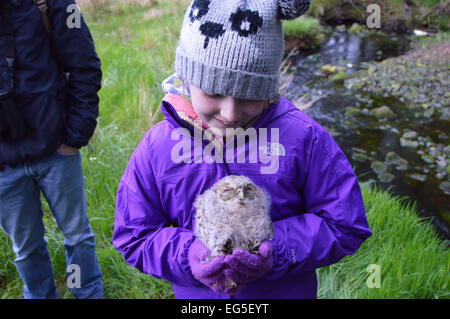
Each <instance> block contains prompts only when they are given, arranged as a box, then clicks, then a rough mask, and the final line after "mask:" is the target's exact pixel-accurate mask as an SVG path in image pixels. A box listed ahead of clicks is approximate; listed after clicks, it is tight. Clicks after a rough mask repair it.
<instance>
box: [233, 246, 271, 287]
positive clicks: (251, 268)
mask: <svg viewBox="0 0 450 319" xmlns="http://www.w3.org/2000/svg"><path fill="white" fill-rule="evenodd" d="M225 264H226V265H228V268H227V269H225V270H224V275H225V276H226V277H227V278H229V279H231V280H232V281H234V282H235V283H236V284H237V288H239V287H241V289H242V288H243V287H245V285H246V284H247V283H249V282H250V281H252V280H255V279H258V278H260V277H262V276H264V275H265V274H266V273H267V272H269V271H270V270H271V269H272V266H273V246H272V243H271V242H270V241H264V242H262V244H261V245H260V246H259V255H255V254H251V253H249V252H248V251H245V250H242V249H235V250H234V251H233V254H232V255H227V256H226V257H225Z"/></svg>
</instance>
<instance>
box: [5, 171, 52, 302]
mask: <svg viewBox="0 0 450 319" xmlns="http://www.w3.org/2000/svg"><path fill="white" fill-rule="evenodd" d="M0 225H1V227H2V228H3V230H4V231H5V232H6V234H7V235H8V236H9V237H10V238H11V240H12V242H13V251H14V253H15V254H16V259H15V260H14V263H15V265H16V268H17V271H18V273H19V275H20V277H21V278H22V281H23V283H24V298H27V299H31V298H32V299H41V298H58V292H57V289H56V286H55V282H54V275H53V268H52V263H51V260H50V255H49V252H48V248H47V242H46V241H45V239H44V234H45V227H44V223H43V221H42V210H41V198H40V191H39V188H38V186H37V185H36V184H35V182H34V180H33V178H32V176H30V175H29V174H28V171H27V169H26V167H25V165H19V166H17V167H15V168H12V167H9V166H5V167H4V170H3V171H1V172H0Z"/></svg>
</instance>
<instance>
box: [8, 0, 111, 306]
mask: <svg viewBox="0 0 450 319" xmlns="http://www.w3.org/2000/svg"><path fill="white" fill-rule="evenodd" d="M34 2H35V1H33V0H0V3H1V6H2V7H1V10H2V15H0V17H1V21H0V124H2V123H1V122H3V124H2V125H0V126H1V127H3V130H2V131H0V225H1V227H2V229H3V230H4V231H5V232H6V234H7V235H8V236H9V237H10V238H11V240H12V243H13V247H12V248H13V251H14V253H15V254H16V258H15V260H14V262H15V265H16V267H17V270H18V273H19V275H20V277H21V278H22V280H23V282H24V297H25V298H57V297H58V293H57V289H56V286H55V283H54V274H53V268H52V264H51V260H50V256H49V252H48V248H47V242H46V240H45V238H44V234H45V227H44V224H43V221H42V215H43V213H42V210H41V193H42V194H43V195H44V197H45V199H46V201H47V202H48V204H49V206H50V209H51V211H52V213H53V216H54V217H55V220H56V222H57V225H58V227H59V228H60V229H61V231H62V232H63V234H64V236H65V241H64V247H65V252H66V262H67V271H68V273H67V274H68V275H70V279H71V280H68V281H67V282H68V288H70V289H71V291H72V293H73V294H74V296H75V297H76V298H102V297H103V284H102V281H101V278H102V275H101V270H100V267H99V263H98V260H97V256H96V251H95V239H94V234H93V232H92V229H91V227H90V222H89V219H88V216H87V200H86V195H85V190H84V184H83V171H82V166H81V154H80V151H79V150H80V148H81V147H83V146H86V145H87V144H88V142H89V140H90V138H91V137H92V135H93V133H94V130H95V127H96V125H97V121H96V118H97V116H98V104H99V98H98V91H99V90H100V87H101V78H102V72H101V68H100V66H101V64H100V59H99V57H98V56H97V53H96V51H95V47H94V43H93V40H92V37H91V34H90V32H89V29H88V27H87V25H86V23H85V21H84V20H83V17H82V15H81V13H80V12H79V9H78V7H77V6H76V4H75V2H74V0H47V1H46V2H47V5H48V11H47V17H48V21H49V25H48V26H49V27H50V28H49V29H47V24H46V23H44V22H45V19H43V17H44V16H45V15H41V12H40V9H39V8H38V6H37V5H36V4H35V3H34ZM38 2H39V1H38ZM40 2H42V1H40ZM44 2H45V1H44ZM8 19H9V22H8ZM8 31H11V32H8ZM8 33H10V34H8ZM11 35H12V37H11ZM10 39H13V41H12V44H11V40H10ZM11 46H13V50H11ZM11 52H13V53H14V59H11V56H10V53H11ZM12 60H14V61H13V63H11V62H12ZM2 97H3V98H2ZM4 97H10V98H9V99H8V100H7V99H6V98H4ZM8 103H9V104H8ZM11 118H12V120H11ZM15 123H17V124H15ZM8 125H9V126H8ZM8 127H9V129H8ZM19 127H22V128H23V130H22V131H21V132H20V134H12V133H11V131H14V130H18V128H19ZM5 128H6V129H5ZM68 279H69V278H68Z"/></svg>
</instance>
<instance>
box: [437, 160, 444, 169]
mask: <svg viewBox="0 0 450 319" xmlns="http://www.w3.org/2000/svg"><path fill="white" fill-rule="evenodd" d="M436 164H437V166H438V167H440V168H446V167H447V161H446V160H440V161H437V163H436Z"/></svg>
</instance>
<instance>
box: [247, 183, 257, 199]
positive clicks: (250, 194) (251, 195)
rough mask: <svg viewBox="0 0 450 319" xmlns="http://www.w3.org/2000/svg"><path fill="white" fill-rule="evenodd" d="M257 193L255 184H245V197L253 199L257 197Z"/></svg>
mask: <svg viewBox="0 0 450 319" xmlns="http://www.w3.org/2000/svg"><path fill="white" fill-rule="evenodd" d="M255 195H256V187H255V186H253V185H251V184H249V185H247V186H245V197H247V198H248V199H250V200H252V199H255Z"/></svg>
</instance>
